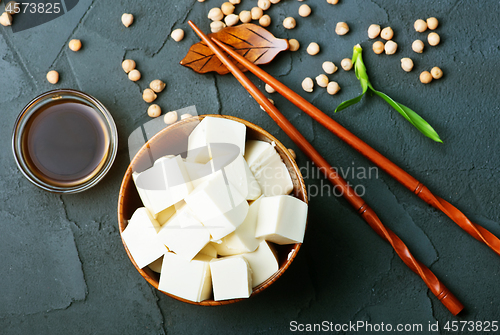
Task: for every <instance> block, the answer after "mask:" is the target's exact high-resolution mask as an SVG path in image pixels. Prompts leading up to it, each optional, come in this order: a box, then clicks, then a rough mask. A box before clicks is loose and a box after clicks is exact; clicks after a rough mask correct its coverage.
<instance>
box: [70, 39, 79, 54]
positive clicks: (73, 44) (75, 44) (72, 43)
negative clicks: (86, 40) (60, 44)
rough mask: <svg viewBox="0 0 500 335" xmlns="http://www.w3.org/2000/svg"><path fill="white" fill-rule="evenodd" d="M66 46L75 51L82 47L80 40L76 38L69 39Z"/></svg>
mask: <svg viewBox="0 0 500 335" xmlns="http://www.w3.org/2000/svg"><path fill="white" fill-rule="evenodd" d="M68 47H69V49H70V50H71V51H75V52H77V51H78V50H80V49H81V48H82V41H80V40H77V39H72V40H71V41H69V44H68Z"/></svg>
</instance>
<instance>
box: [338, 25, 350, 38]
mask: <svg viewBox="0 0 500 335" xmlns="http://www.w3.org/2000/svg"><path fill="white" fill-rule="evenodd" d="M348 32H349V26H348V25H347V23H345V22H338V23H337V26H336V27H335V33H337V35H340V36H342V35H345V34H347V33H348Z"/></svg>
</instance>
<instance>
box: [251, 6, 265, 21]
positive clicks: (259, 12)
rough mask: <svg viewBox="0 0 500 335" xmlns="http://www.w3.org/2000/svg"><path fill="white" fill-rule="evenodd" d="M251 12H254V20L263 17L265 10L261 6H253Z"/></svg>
mask: <svg viewBox="0 0 500 335" xmlns="http://www.w3.org/2000/svg"><path fill="white" fill-rule="evenodd" d="M250 13H251V14H252V20H258V19H260V18H261V17H262V15H264V11H263V10H262V8H259V7H253V8H252V9H251V10H250Z"/></svg>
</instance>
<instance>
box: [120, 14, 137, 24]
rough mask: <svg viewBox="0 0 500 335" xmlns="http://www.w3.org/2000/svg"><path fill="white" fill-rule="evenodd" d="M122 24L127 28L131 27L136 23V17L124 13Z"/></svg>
mask: <svg viewBox="0 0 500 335" xmlns="http://www.w3.org/2000/svg"><path fill="white" fill-rule="evenodd" d="M122 23H123V25H124V26H125V27H127V28H128V27H130V25H131V24H132V23H134V16H133V15H132V14H127V13H124V14H123V15H122Z"/></svg>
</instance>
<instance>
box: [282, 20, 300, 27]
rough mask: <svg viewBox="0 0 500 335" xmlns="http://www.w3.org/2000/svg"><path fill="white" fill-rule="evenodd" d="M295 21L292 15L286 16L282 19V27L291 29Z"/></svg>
mask: <svg viewBox="0 0 500 335" xmlns="http://www.w3.org/2000/svg"><path fill="white" fill-rule="evenodd" d="M296 24H297V22H295V19H294V18H293V17H287V18H286V19H284V20H283V27H285V28H286V29H293V28H295V26H296Z"/></svg>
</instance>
